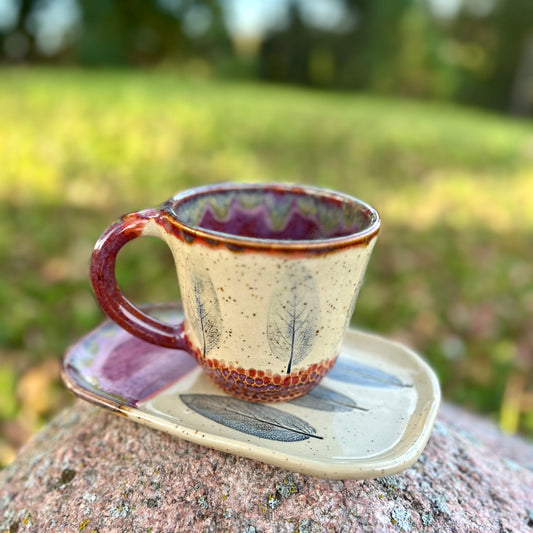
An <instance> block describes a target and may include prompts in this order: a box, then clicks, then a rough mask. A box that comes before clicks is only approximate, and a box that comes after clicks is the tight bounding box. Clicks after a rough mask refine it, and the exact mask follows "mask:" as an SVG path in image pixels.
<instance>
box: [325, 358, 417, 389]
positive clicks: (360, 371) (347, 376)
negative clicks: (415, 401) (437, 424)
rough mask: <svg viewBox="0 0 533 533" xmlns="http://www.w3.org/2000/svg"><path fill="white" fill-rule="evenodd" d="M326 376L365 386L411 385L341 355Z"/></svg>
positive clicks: (397, 386)
mask: <svg viewBox="0 0 533 533" xmlns="http://www.w3.org/2000/svg"><path fill="white" fill-rule="evenodd" d="M328 378H331V379H335V380H337V381H344V382H345V383H351V384H353V385H365V386H367V387H381V388H386V389H390V388H402V387H412V385H408V384H405V383H403V382H402V381H401V380H400V379H399V378H397V377H396V376H393V375H392V374H389V373H387V372H384V371H383V370H379V369H378V368H375V367H373V366H368V365H364V364H363V363H359V362H357V361H353V360H350V359H343V358H342V357H339V359H337V362H336V363H335V365H334V366H333V368H332V369H331V370H330V372H329V374H328Z"/></svg>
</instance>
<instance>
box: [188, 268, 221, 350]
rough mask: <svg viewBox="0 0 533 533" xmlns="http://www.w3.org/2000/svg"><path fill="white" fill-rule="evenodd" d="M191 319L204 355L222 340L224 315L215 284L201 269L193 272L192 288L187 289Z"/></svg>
mask: <svg viewBox="0 0 533 533" xmlns="http://www.w3.org/2000/svg"><path fill="white" fill-rule="evenodd" d="M186 297H187V299H188V304H189V305H188V306H187V307H188V309H189V320H190V323H191V326H192V328H193V330H194V333H195V335H196V338H197V339H198V342H199V343H200V348H201V350H202V355H203V356H204V357H206V356H207V354H208V353H209V352H210V351H211V350H212V349H213V348H216V347H217V346H218V344H219V342H220V336H221V334H222V315H221V313H220V304H219V303H218V297H217V293H216V290H215V286H214V285H213V282H212V281H211V278H210V277H209V275H208V274H207V273H206V272H204V271H202V270H201V269H195V270H194V271H193V273H192V274H191V289H190V290H189V291H187V296H186Z"/></svg>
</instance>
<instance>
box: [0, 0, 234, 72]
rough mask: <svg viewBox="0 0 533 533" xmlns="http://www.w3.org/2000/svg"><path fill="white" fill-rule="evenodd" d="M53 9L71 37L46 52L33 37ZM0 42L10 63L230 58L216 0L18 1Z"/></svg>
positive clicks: (126, 62)
mask: <svg viewBox="0 0 533 533" xmlns="http://www.w3.org/2000/svg"><path fill="white" fill-rule="evenodd" d="M53 9H57V10H58V11H59V13H61V14H62V15H61V16H62V18H63V21H64V22H63V24H64V25H66V27H65V28H64V29H63V31H64V32H65V33H69V34H70V37H71V38H70V39H63V40H62V41H61V40H60V41H59V42H58V45H57V46H55V47H53V48H48V49H46V47H43V43H41V42H40V41H39V39H38V36H39V35H40V34H42V33H43V30H42V26H43V25H44V24H45V22H46V19H45V18H43V14H45V15H46V13H49V12H50V11H51V10H53ZM69 10H70V12H71V15H70V19H69V18H68V13H69ZM65 17H66V18H67V20H65ZM58 31H59V30H58ZM0 38H1V42H0V44H1V45H2V46H1V48H0V54H1V56H0V57H1V58H2V59H4V61H10V62H35V61H43V60H48V61H52V62H54V61H61V60H68V61H74V62H77V63H80V64H82V65H92V66H99V65H100V66H104V65H105V66H111V65H113V66H117V65H149V64H154V63H157V62H160V61H173V60H177V61H179V60H183V59H187V58H190V57H203V58H204V59H206V60H208V61H209V60H213V59H216V58H219V57H220V56H221V55H224V54H225V55H228V54H231V53H232V46H231V40H230V38H229V35H228V33H227V30H226V27H225V25H224V21H223V14H222V8H221V5H220V3H219V2H217V1H216V0H128V1H126V0H21V2H20V4H19V5H18V13H17V17H16V23H15V25H13V26H12V27H10V28H7V30H4V33H3V34H0Z"/></svg>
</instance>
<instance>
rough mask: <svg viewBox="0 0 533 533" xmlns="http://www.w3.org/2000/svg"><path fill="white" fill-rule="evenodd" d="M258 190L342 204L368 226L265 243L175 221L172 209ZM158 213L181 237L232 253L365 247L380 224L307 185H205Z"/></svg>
mask: <svg viewBox="0 0 533 533" xmlns="http://www.w3.org/2000/svg"><path fill="white" fill-rule="evenodd" d="M262 190H264V191H271V192H276V193H279V194H283V193H289V194H295V195H301V196H313V197H315V198H319V199H324V200H327V201H330V202H335V203H338V204H339V205H342V204H344V205H351V206H355V207H357V208H358V209H360V210H361V212H362V213H364V215H365V216H366V218H367V219H368V221H369V223H368V226H367V227H366V228H364V229H363V230H361V231H356V232H354V233H351V234H348V235H344V236H340V237H326V238H320V239H312V240H311V239H301V240H285V239H268V238H260V237H248V236H242V235H234V234H231V233H224V232H221V231H216V230H212V229H208V228H202V227H198V226H195V225H192V224H188V223H187V222H185V221H183V220H181V219H180V218H178V215H177V213H176V211H175V207H176V205H178V204H181V203H185V202H186V201H189V200H192V199H194V198H198V197H200V196H203V195H207V194H213V193H222V192H242V191H262ZM159 210H160V212H161V213H165V214H166V215H167V217H165V218H167V220H168V218H170V222H171V223H172V224H173V225H175V226H176V228H177V229H178V230H179V231H181V232H183V233H184V234H188V235H190V236H191V237H193V238H200V239H202V240H204V241H206V242H209V243H213V244H225V245H226V246H227V247H228V248H234V249H235V250H239V249H256V250H265V249H268V250H277V251H286V252H295V251H300V252H311V253H313V252H315V253H317V252H327V251H331V250H334V249H339V248H345V247H347V246H355V245H368V244H369V243H370V241H371V240H372V239H373V238H374V237H376V236H377V234H378V233H379V230H380V226H381V220H380V217H379V214H378V212H377V211H376V209H374V208H373V207H371V206H370V205H369V204H367V203H366V202H363V201H362V200H359V199H358V198H355V197H353V196H350V195H347V194H344V193H340V192H337V191H333V190H330V189H324V188H322V187H316V186H310V185H289V184H282V183H232V182H227V183H220V184H216V185H206V186H203V187H196V188H194V189H189V190H186V191H183V192H179V193H177V194H176V195H174V196H173V197H172V198H170V199H169V200H167V201H166V202H164V203H163V204H161V206H160V207H159Z"/></svg>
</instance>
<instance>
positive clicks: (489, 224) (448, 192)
mask: <svg viewBox="0 0 533 533" xmlns="http://www.w3.org/2000/svg"><path fill="white" fill-rule="evenodd" d="M428 181H429V183H427V184H425V185H422V186H415V185H411V186H410V187H405V188H403V190H402V189H399V190H398V191H396V190H395V191H391V192H390V193H389V194H386V195H384V196H383V198H382V199H381V212H382V214H383V218H384V219H385V220H388V222H389V223H399V224H405V225H406V226H408V227H409V228H411V229H413V230H417V229H423V228H428V227H431V226H433V225H438V224H442V223H446V224H447V225H449V226H450V227H453V228H456V229H462V230H465V231H468V230H469V229H470V228H471V227H478V226H479V227H484V228H486V229H488V230H491V231H493V232H494V233H495V234H499V233H507V232H509V231H512V230H531V229H533V168H532V169H531V171H530V172H528V171H525V172H523V173H521V174H519V175H517V176H513V177H507V178H506V179H503V178H501V177H500V178H498V179H495V178H493V177H489V179H486V178H484V179H479V178H478V176H475V175H474V176H473V175H471V174H468V173H463V174H460V173H457V174H452V175H449V174H446V175H442V174H439V173H437V175H436V176H435V177H434V178H432V179H430V180H428Z"/></svg>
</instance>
